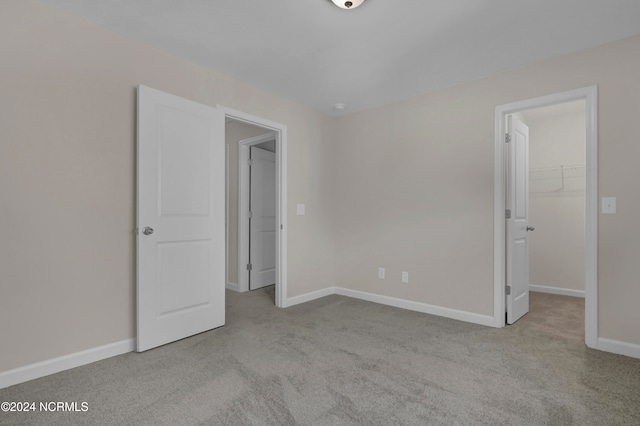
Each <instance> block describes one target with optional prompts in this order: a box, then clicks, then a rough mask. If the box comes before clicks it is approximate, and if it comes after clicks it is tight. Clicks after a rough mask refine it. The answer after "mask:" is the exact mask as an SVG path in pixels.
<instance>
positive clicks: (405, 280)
mask: <svg viewBox="0 0 640 426" xmlns="http://www.w3.org/2000/svg"><path fill="white" fill-rule="evenodd" d="M402 282H403V283H408V282H409V273H408V272H403V273H402Z"/></svg>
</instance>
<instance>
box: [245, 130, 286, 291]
mask: <svg viewBox="0 0 640 426" xmlns="http://www.w3.org/2000/svg"><path fill="white" fill-rule="evenodd" d="M274 139H275V140H276V153H275V154H276V163H277V158H278V157H277V156H278V145H277V140H278V137H277V134H276V133H275V132H268V133H264V134H262V135H258V136H254V137H252V138H248V139H243V140H241V141H239V142H238V291H239V292H244V291H249V271H248V270H247V267H246V266H244V265H247V264H248V263H249V261H250V259H251V253H250V252H249V250H250V247H249V241H250V238H251V229H250V227H249V215H248V212H249V204H250V196H251V179H250V177H249V170H250V169H249V164H248V160H249V157H250V155H251V152H250V151H251V147H252V146H256V145H259V144H261V143H264V142H268V141H272V140H274ZM276 168H277V164H276ZM276 197H277V195H276ZM276 223H278V222H277V220H276ZM276 269H277V268H276ZM276 275H277V271H276Z"/></svg>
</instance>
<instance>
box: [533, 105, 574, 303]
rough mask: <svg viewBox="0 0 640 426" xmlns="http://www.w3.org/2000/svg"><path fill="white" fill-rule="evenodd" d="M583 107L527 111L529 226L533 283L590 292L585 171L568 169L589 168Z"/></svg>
mask: <svg viewBox="0 0 640 426" xmlns="http://www.w3.org/2000/svg"><path fill="white" fill-rule="evenodd" d="M579 104H580V105H579V106H577V107H576V108H577V109H578V111H575V112H570V113H564V114H562V113H561V114H554V113H551V115H546V114H545V113H544V112H543V111H544V110H543V111H534V112H531V113H530V112H527V113H525V122H526V124H527V125H528V126H529V141H530V143H529V166H530V170H531V172H530V174H529V223H530V224H531V225H532V226H534V227H535V231H534V232H532V233H530V234H529V249H530V251H529V252H530V275H531V284H534V285H541V286H547V287H555V288H560V289H568V290H577V291H584V289H585V285H584V284H585V275H584V255H585V238H584V236H585V233H584V225H585V169H584V167H567V166H571V165H574V166H575V165H582V166H584V164H585V152H586V151H585V148H586V144H585V143H586V127H585V111H584V104H585V102H584V101H580V102H579ZM580 107H581V108H580ZM551 108H556V107H547V108H546V110H547V111H549V110H550V109H551ZM580 109H581V110H580ZM551 111H553V110H551ZM561 166H564V169H565V171H564V172H563V171H562V169H561V168H560V167H561Z"/></svg>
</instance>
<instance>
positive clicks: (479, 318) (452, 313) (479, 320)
mask: <svg viewBox="0 0 640 426" xmlns="http://www.w3.org/2000/svg"><path fill="white" fill-rule="evenodd" d="M336 294H340V295H342V296H348V297H353V298H355V299H361V300H367V301H369V302H375V303H380V304H382V305H388V306H395V307H396V308H402V309H408V310H410V311H416V312H422V313H424V314H431V315H437V316H441V317H445V318H450V319H454V320H458V321H465V322H470V323H473V324H479V325H485V326H488V327H494V326H495V324H494V320H493V317H492V316H489V315H480V314H474V313H472V312H466V311H459V310H457V309H451V308H444V307H442V306H435V305H429V304H426V303H421V302H413V301H411V300H406V299H397V298H395V297H389V296H381V295H379V294H374V293H367V292H364V291H357V290H349V289H346V288H341V287H337V288H336Z"/></svg>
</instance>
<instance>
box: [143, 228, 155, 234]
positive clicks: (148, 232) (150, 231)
mask: <svg viewBox="0 0 640 426" xmlns="http://www.w3.org/2000/svg"><path fill="white" fill-rule="evenodd" d="M142 233H143V234H144V235H151V234H153V228H151V227H150V226H145V227H144V228H142Z"/></svg>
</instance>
